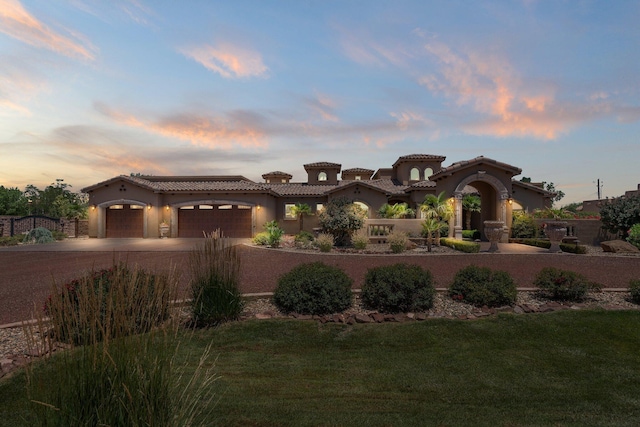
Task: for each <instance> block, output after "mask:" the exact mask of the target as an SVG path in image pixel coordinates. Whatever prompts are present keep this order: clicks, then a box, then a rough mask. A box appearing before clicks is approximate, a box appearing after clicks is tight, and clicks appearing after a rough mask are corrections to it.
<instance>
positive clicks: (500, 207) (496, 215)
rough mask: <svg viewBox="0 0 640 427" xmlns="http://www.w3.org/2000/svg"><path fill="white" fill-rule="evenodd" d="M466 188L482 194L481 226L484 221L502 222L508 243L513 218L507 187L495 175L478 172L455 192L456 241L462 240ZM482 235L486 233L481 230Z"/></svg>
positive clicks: (468, 177) (461, 183) (504, 235)
mask: <svg viewBox="0 0 640 427" xmlns="http://www.w3.org/2000/svg"><path fill="white" fill-rule="evenodd" d="M466 186H472V187H473V188H475V189H476V190H477V191H478V193H479V194H480V199H481V203H482V205H481V212H480V217H481V222H480V223H481V224H482V223H483V222H484V221H502V222H504V224H505V227H504V231H505V232H504V233H503V239H504V240H505V241H506V239H508V236H509V229H510V227H511V218H510V215H509V213H510V212H509V211H510V209H509V207H508V200H509V190H508V189H507V188H506V187H505V185H504V184H503V183H502V181H500V180H499V179H498V178H496V177H495V176H493V175H489V174H487V173H483V172H478V173H475V174H473V175H469V176H467V177H466V178H464V179H463V180H461V181H460V182H459V183H458V185H457V186H456V189H455V191H454V194H453V196H454V199H455V203H454V236H455V238H456V239H462V229H463V226H462V224H463V223H462V221H463V213H462V199H463V197H464V189H465V187H466ZM480 231H481V233H483V238H484V237H485V236H484V232H483V231H482V230H480Z"/></svg>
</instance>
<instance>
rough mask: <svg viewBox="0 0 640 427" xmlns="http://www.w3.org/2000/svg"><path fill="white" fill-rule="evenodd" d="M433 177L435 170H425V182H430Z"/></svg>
mask: <svg viewBox="0 0 640 427" xmlns="http://www.w3.org/2000/svg"><path fill="white" fill-rule="evenodd" d="M431 175H433V169H431V168H426V169H425V170H424V180H425V181H429V177H430V176H431Z"/></svg>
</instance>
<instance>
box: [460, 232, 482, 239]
mask: <svg viewBox="0 0 640 427" xmlns="http://www.w3.org/2000/svg"><path fill="white" fill-rule="evenodd" d="M462 237H463V238H464V239H471V240H479V239H480V238H481V235H480V231H478V230H462Z"/></svg>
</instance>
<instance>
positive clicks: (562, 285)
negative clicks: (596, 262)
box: [533, 267, 600, 301]
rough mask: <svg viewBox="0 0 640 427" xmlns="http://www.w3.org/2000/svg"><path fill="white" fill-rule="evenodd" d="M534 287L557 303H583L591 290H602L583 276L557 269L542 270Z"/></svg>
mask: <svg viewBox="0 0 640 427" xmlns="http://www.w3.org/2000/svg"><path fill="white" fill-rule="evenodd" d="M533 285H534V286H535V287H537V288H538V292H539V293H540V294H541V295H542V296H544V297H545V298H549V299H552V300H557V301H582V300H583V299H584V298H585V297H586V296H587V292H589V290H591V289H593V290H597V289H599V288H600V285H598V284H595V283H591V282H589V281H588V280H587V279H586V277H584V276H583V275H581V274H578V273H575V272H573V271H568V270H560V269H558V268H555V267H545V268H543V269H542V270H540V272H539V273H538V275H537V276H536V278H535V280H534V282H533Z"/></svg>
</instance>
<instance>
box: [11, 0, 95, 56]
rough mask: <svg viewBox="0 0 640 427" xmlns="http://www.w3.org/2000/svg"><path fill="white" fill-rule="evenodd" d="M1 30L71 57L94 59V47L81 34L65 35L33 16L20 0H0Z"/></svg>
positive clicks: (36, 45) (31, 43) (30, 43)
mask: <svg viewBox="0 0 640 427" xmlns="http://www.w3.org/2000/svg"><path fill="white" fill-rule="evenodd" d="M0 31H2V32H3V33H5V34H7V35H8V36H10V37H13V38H15V39H17V40H20V41H22V42H24V43H27V44H29V45H31V46H35V47H39V48H45V49H49V50H51V51H54V52H57V53H60V54H62V55H65V56H69V57H80V58H83V59H89V60H93V59H94V53H93V52H92V51H93V50H94V49H93V48H92V47H91V46H90V45H89V44H88V43H87V42H83V41H82V37H81V36H79V35H75V34H71V35H70V36H64V35H62V34H60V33H58V32H56V31H53V30H52V29H50V28H49V27H47V26H46V25H44V24H43V23H42V22H40V21H38V20H37V19H36V18H35V17H33V16H32V15H31V14H30V13H29V12H27V10H26V9H25V8H24V7H22V4H21V3H20V2H19V1H18V0H0Z"/></svg>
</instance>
